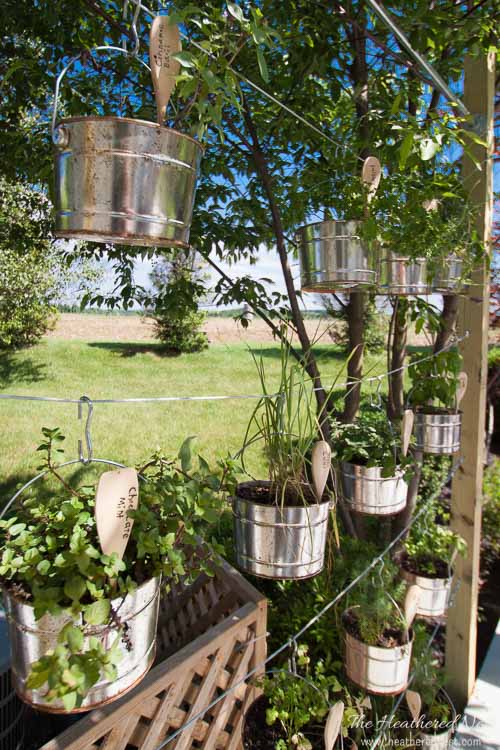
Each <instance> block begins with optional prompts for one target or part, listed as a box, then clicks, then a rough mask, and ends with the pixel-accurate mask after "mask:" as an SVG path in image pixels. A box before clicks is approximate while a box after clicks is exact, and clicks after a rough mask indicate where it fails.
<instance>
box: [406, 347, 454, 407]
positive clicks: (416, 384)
mask: <svg viewBox="0 0 500 750" xmlns="http://www.w3.org/2000/svg"><path fill="white" fill-rule="evenodd" d="M416 359H417V361H415V360H416ZM461 369H462V357H461V355H460V353H459V352H458V351H456V350H450V351H446V352H441V353H440V354H437V355H435V356H434V357H432V358H431V359H428V360H426V361H421V362H418V358H414V360H413V362H411V363H410V367H409V368H408V373H409V376H410V380H411V389H410V392H409V394H408V400H409V403H410V404H411V406H413V407H414V408H418V409H420V410H423V411H427V410H428V409H431V410H432V409H433V408H435V407H433V406H432V404H436V403H437V404H441V406H442V407H443V408H445V409H449V410H453V411H456V391H457V387H458V383H459V381H458V376H459V374H460V371H461Z"/></svg>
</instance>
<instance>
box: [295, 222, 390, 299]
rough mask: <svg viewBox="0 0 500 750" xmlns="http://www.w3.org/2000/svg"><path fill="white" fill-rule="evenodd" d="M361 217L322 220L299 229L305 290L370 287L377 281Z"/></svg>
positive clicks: (298, 241)
mask: <svg viewBox="0 0 500 750" xmlns="http://www.w3.org/2000/svg"><path fill="white" fill-rule="evenodd" d="M360 228H361V222H360V221H334V220H331V221H322V222H318V223H316V224H308V225H306V226H303V227H300V229H298V230H297V233H296V237H295V239H296V242H297V245H298V248H299V259H300V269H301V272H300V273H301V289H302V291H303V292H315V293H317V294H323V293H328V292H335V291H342V290H349V289H355V288H357V287H370V286H373V285H374V284H375V283H376V281H377V268H376V258H375V253H374V251H373V250H372V249H371V248H370V247H369V246H368V244H367V243H366V242H365V241H363V240H362V239H361V237H360Z"/></svg>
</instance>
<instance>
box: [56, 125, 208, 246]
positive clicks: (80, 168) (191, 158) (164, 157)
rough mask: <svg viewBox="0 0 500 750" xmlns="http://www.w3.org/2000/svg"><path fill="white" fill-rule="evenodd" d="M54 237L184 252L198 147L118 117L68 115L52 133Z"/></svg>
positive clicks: (177, 135) (186, 139)
mask: <svg viewBox="0 0 500 750" xmlns="http://www.w3.org/2000/svg"><path fill="white" fill-rule="evenodd" d="M54 143H55V171H56V190H55V208H56V236H57V237H65V238H68V239H81V240H91V241H94V242H118V243H123V244H126V245H147V246H155V245H158V246H161V247H171V246H174V247H180V248H187V247H189V230H190V226H191V218H192V214H193V204H194V195H195V189H196V179H197V175H198V169H199V164H200V158H201V154H202V147H201V146H200V144H199V143H198V142H197V141H195V140H194V139H193V138H191V137H189V136H187V135H183V134H182V133H178V132H177V131H176V130H170V129H169V128H164V127H160V126H159V125H157V124H155V123H152V122H143V121H141V120H133V119H128V118H123V117H71V118H68V119H66V120H62V121H61V122H60V123H59V124H58V125H57V126H56V128H55V131H54Z"/></svg>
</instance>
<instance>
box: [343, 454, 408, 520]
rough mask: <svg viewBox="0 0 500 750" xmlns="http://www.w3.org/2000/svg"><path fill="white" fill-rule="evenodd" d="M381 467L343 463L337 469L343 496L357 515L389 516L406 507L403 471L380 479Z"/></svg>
mask: <svg viewBox="0 0 500 750" xmlns="http://www.w3.org/2000/svg"><path fill="white" fill-rule="evenodd" d="M383 473H384V470H383V468H382V467H381V466H360V465H358V464H355V463H349V462H345V461H343V462H342V463H341V464H340V467H339V474H340V482H341V488H342V497H343V498H344V500H345V502H346V503H347V504H348V505H349V506H350V508H351V509H352V510H354V511H356V512H357V513H365V514H367V515H375V516H390V515H394V514H395V513H400V512H401V511H402V510H403V509H404V508H405V507H406V497H407V493H408V485H407V483H406V482H405V480H404V478H403V476H404V475H403V471H402V470H401V469H397V470H396V473H395V474H394V475H393V476H389V477H385V476H383Z"/></svg>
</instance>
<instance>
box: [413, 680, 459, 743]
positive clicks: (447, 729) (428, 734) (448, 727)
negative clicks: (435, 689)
mask: <svg viewBox="0 0 500 750" xmlns="http://www.w3.org/2000/svg"><path fill="white" fill-rule="evenodd" d="M437 700H438V701H440V702H441V703H443V704H445V705H446V706H447V710H448V712H449V714H450V716H451V719H450V721H438V722H434V721H432V720H428V719H427V716H426V715H425V713H424V715H423V716H421V719H420V722H421V725H422V729H421V731H420V732H419V733H418V735H417V741H418V746H419V747H424V748H428V750H448V748H449V746H450V740H451V735H452V733H453V729H454V726H455V723H456V719H457V712H456V710H455V706H454V705H453V703H452V701H451V700H450V697H449V695H448V693H447V692H446V690H443V689H441V690H440V691H439V693H438V695H437ZM428 724H431V725H435V726H434V727H429V726H428ZM443 724H444V726H443ZM432 728H435V731H432Z"/></svg>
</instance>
